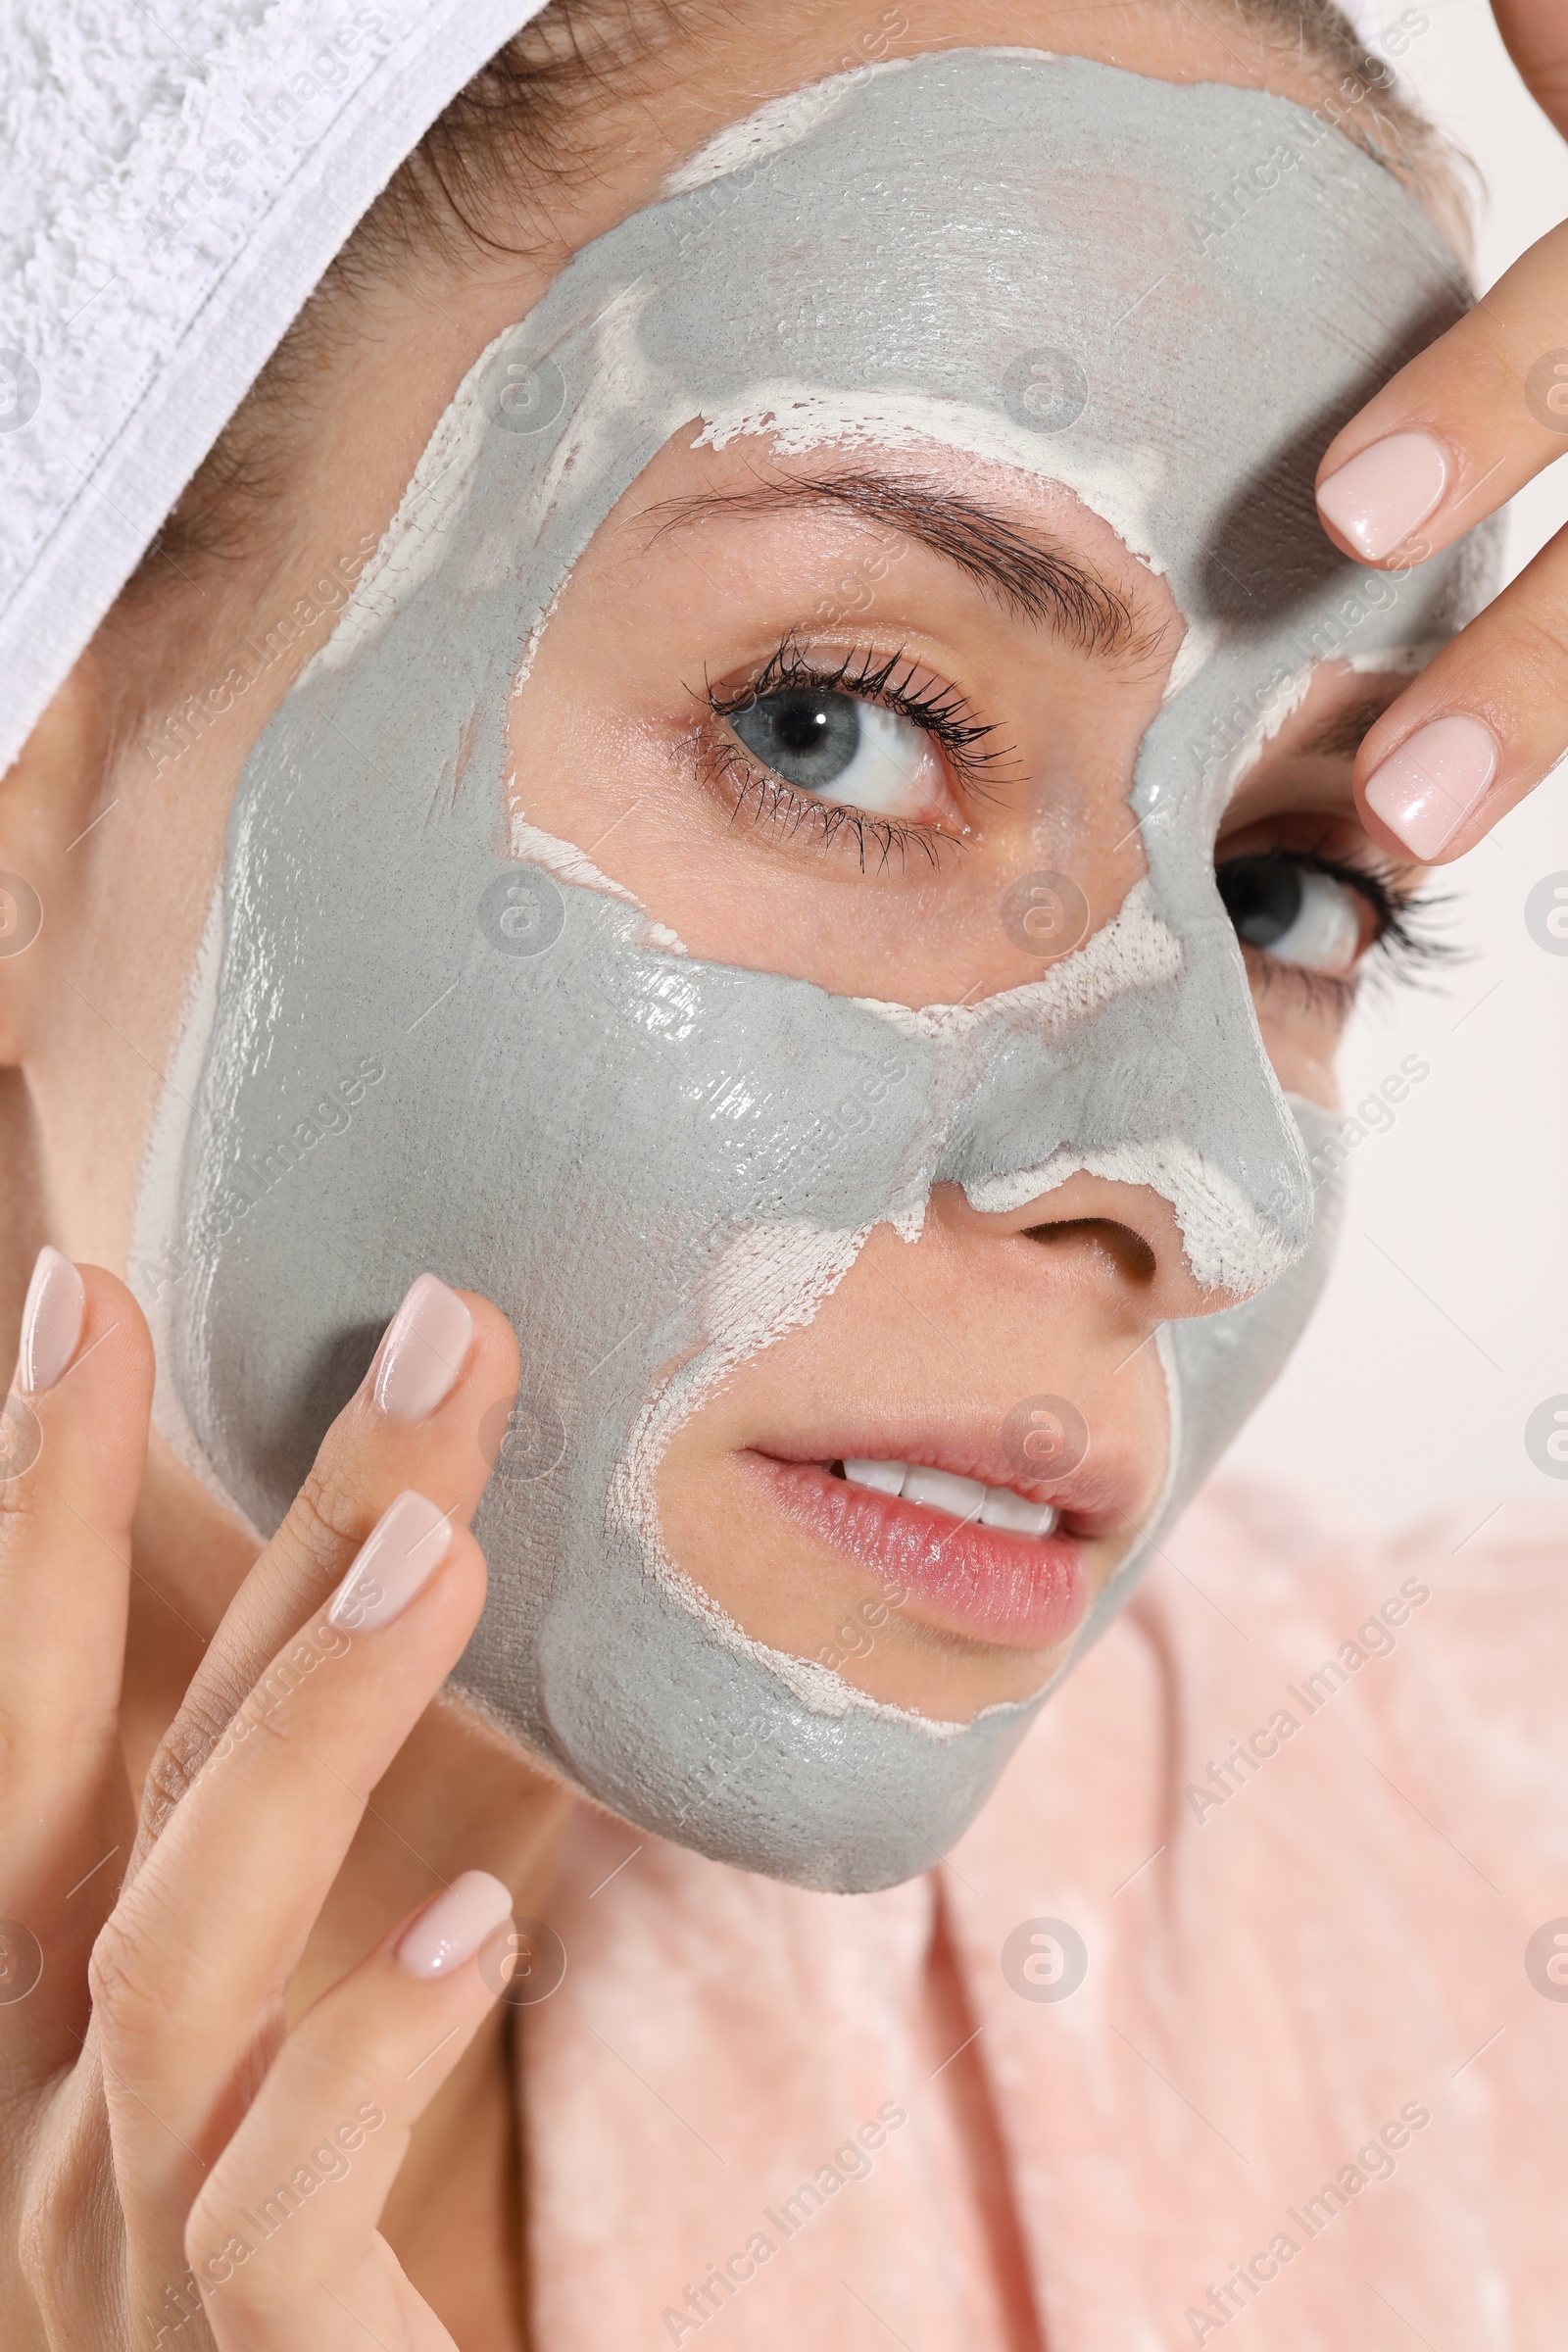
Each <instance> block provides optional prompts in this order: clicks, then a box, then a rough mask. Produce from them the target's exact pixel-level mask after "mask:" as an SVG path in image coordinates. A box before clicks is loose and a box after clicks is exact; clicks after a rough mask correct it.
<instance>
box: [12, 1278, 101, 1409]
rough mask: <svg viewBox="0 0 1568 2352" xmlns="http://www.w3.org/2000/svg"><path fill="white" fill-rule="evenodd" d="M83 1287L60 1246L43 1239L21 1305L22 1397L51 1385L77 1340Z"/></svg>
mask: <svg viewBox="0 0 1568 2352" xmlns="http://www.w3.org/2000/svg"><path fill="white" fill-rule="evenodd" d="M86 1316H87V1289H86V1285H85V1284H84V1282H83V1281H82V1278H81V1275H80V1273H79V1272H78V1270H77V1269H76V1267H75V1266H73V1264H72V1262H71V1259H70V1258H69V1257H67V1256H66V1255H65V1253H64V1251H63V1250H56V1249H55V1248H54V1247H53V1245H52V1244H51V1243H49V1242H45V1244H44V1246H43V1248H42V1249H41V1250H39V1252H38V1255H37V1257H36V1259H35V1260H34V1261H33V1268H32V1277H31V1280H30V1281H29V1282H28V1284H27V1296H26V1299H25V1302H24V1305H23V1309H22V1337H21V1344H20V1346H19V1348H18V1351H17V1386H18V1388H19V1389H20V1390H21V1391H22V1394H23V1396H24V1397H41V1396H42V1395H43V1394H44V1392H45V1391H46V1390H48V1389H52V1388H53V1387H54V1385H55V1383H56V1381H57V1380H59V1378H60V1377H61V1375H62V1373H63V1372H64V1371H65V1370H66V1367H67V1366H68V1365H69V1363H70V1362H71V1359H72V1357H73V1355H74V1354H75V1352H76V1349H77V1348H78V1347H79V1346H80V1344H81V1333H82V1325H83V1324H84V1322H85V1321H86Z"/></svg>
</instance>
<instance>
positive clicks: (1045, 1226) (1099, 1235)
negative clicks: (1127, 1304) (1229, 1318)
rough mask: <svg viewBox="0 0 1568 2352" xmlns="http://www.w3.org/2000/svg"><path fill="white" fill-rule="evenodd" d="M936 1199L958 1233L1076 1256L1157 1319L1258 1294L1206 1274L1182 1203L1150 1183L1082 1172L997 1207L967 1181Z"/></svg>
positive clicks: (1183, 1316)
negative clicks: (1183, 1220) (976, 1196)
mask: <svg viewBox="0 0 1568 2352" xmlns="http://www.w3.org/2000/svg"><path fill="white" fill-rule="evenodd" d="M931 1205H932V1210H933V1212H934V1213H935V1214H936V1215H937V1216H938V1217H939V1218H940V1219H941V1220H942V1222H943V1223H944V1224H945V1225H946V1226H947V1227H948V1229H949V1231H950V1232H952V1233H954V1234H962V1235H965V1236H968V1237H970V1238H971V1239H973V1240H975V1241H985V1240H988V1239H990V1240H997V1241H1017V1240H1023V1241H1029V1242H1034V1243H1037V1244H1039V1245H1040V1247H1041V1248H1042V1249H1044V1250H1049V1251H1050V1252H1051V1253H1052V1256H1053V1258H1054V1259H1055V1260H1056V1261H1057V1262H1058V1263H1059V1262H1060V1261H1061V1260H1062V1259H1064V1258H1071V1259H1072V1261H1073V1262H1074V1265H1075V1267H1076V1268H1077V1269H1078V1270H1080V1271H1081V1274H1082V1276H1083V1278H1084V1279H1086V1280H1090V1281H1098V1282H1102V1283H1103V1284H1105V1285H1106V1286H1107V1287H1108V1288H1110V1289H1113V1290H1115V1291H1117V1292H1119V1293H1120V1294H1122V1296H1123V1297H1124V1298H1126V1297H1132V1298H1136V1299H1137V1300H1138V1302H1139V1306H1140V1309H1141V1311H1142V1312H1143V1313H1145V1314H1147V1315H1148V1316H1149V1318H1150V1320H1151V1321H1152V1322H1181V1321H1188V1320H1190V1319H1192V1318H1193V1317H1195V1316H1199V1315H1212V1314H1218V1313H1219V1312H1221V1311H1222V1310H1223V1309H1224V1308H1226V1307H1230V1306H1236V1305H1238V1304H1239V1303H1240V1301H1241V1300H1242V1299H1244V1298H1247V1297H1250V1296H1251V1295H1252V1294H1251V1292H1250V1290H1249V1289H1246V1288H1243V1287H1241V1286H1230V1285H1227V1284H1224V1283H1217V1284H1216V1283H1204V1282H1202V1281H1201V1280H1200V1279H1199V1277H1198V1275H1197V1274H1196V1273H1195V1272H1194V1269H1193V1264H1192V1259H1191V1256H1190V1253H1189V1251H1188V1249H1187V1245H1186V1242H1185V1240H1184V1237H1183V1234H1182V1228H1181V1225H1180V1222H1179V1221H1178V1218H1177V1214H1176V1210H1175V1207H1174V1206H1173V1204H1172V1203H1171V1202H1170V1201H1167V1200H1166V1199H1164V1197H1163V1196H1162V1195H1161V1194H1159V1193H1156V1192H1154V1191H1153V1190H1152V1188H1151V1187H1150V1186H1148V1185H1140V1184H1125V1183H1122V1182H1120V1181H1118V1180H1116V1179H1113V1178H1108V1177H1101V1176H1093V1175H1089V1174H1087V1173H1084V1172H1080V1173H1079V1174H1077V1175H1074V1176H1069V1177H1067V1178H1066V1179H1065V1180H1064V1181H1063V1182H1062V1183H1060V1184H1057V1185H1055V1186H1054V1187H1053V1188H1052V1189H1051V1190H1050V1191H1049V1192H1045V1193H1037V1194H1035V1195H1033V1196H1032V1197H1031V1198H1030V1199H1028V1200H1025V1201H1020V1202H1019V1203H1018V1205H1017V1206H1016V1207H1013V1208H1007V1209H1005V1210H997V1209H983V1208H976V1207H975V1206H974V1205H973V1203H972V1202H971V1201H970V1200H969V1198H968V1196H967V1194H966V1193H965V1191H964V1189H963V1187H962V1186H961V1185H959V1184H941V1185H938V1186H937V1187H936V1188H935V1189H934V1190H933V1193H932V1196H931Z"/></svg>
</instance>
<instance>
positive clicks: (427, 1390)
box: [373, 1274, 473, 1421]
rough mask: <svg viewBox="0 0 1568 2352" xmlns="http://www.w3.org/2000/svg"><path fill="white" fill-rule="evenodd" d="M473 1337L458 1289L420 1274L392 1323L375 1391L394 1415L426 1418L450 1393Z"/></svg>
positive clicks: (382, 1349) (395, 1417) (377, 1368)
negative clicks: (451, 1289)
mask: <svg viewBox="0 0 1568 2352" xmlns="http://www.w3.org/2000/svg"><path fill="white" fill-rule="evenodd" d="M472 1337H473V1317H472V1316H471V1315H470V1314H469V1312H468V1310H467V1308H466V1306H465V1305H464V1303H463V1300H462V1299H460V1298H459V1297H458V1295H457V1292H456V1291H449V1290H448V1289H447V1286H446V1284H445V1283H444V1282H438V1281H437V1279H436V1277H435V1276H434V1275H433V1274H421V1275H420V1276H419V1278H418V1280H417V1282H416V1283H414V1284H413V1285H412V1286H411V1287H410V1290H409V1293H408V1296H407V1298H406V1299H404V1301H403V1304H402V1305H401V1306H400V1307H399V1308H398V1311H397V1313H396V1314H395V1315H394V1316H393V1318H392V1320H391V1322H390V1323H389V1324H388V1325H387V1329H386V1337H385V1339H383V1341H382V1342H381V1346H380V1349H379V1352H378V1354H377V1358H376V1366H375V1386H374V1390H373V1395H374V1397H375V1401H376V1403H377V1404H378V1405H379V1406H380V1408H381V1410H382V1412H383V1413H390V1414H391V1416H392V1418H393V1420H394V1421H422V1420H423V1419H424V1416H425V1414H426V1413H433V1412H434V1411H435V1408H436V1406H437V1405H438V1404H441V1403H442V1402H444V1400H445V1399H446V1398H447V1397H450V1396H451V1394H452V1392H453V1390H454V1389H455V1388H456V1386H457V1383H458V1375H459V1373H460V1372H461V1371H462V1370H463V1364H464V1359H465V1357H466V1355H467V1352H468V1342H469V1341H470V1340H471V1339H472Z"/></svg>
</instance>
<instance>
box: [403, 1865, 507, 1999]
mask: <svg viewBox="0 0 1568 2352" xmlns="http://www.w3.org/2000/svg"><path fill="white" fill-rule="evenodd" d="M511 1917H512V1895H511V1892H510V1890H509V1889H508V1888H507V1887H503V1886H502V1884H501V1881H500V1880H499V1879H493V1878H492V1877H491V1876H490V1873H489V1872H488V1871H487V1870H466V1871H465V1872H464V1874H463V1876H462V1878H461V1879H454V1880H453V1882H452V1884H451V1886H450V1887H448V1888H447V1890H446V1892H445V1894H439V1895H437V1896H436V1899H435V1901H434V1902H433V1903H432V1904H431V1905H430V1908H429V1909H428V1911H421V1912H420V1914H419V1916H418V1918H417V1920H415V1921H414V1922H413V1923H412V1925H411V1926H410V1927H409V1928H408V1929H407V1931H406V1932H405V1934H404V1936H402V1938H401V1940H400V1942H399V1944H398V1947H397V1963H398V1966H399V1968H403V1969H407V1971H408V1973H409V1975H410V1976H411V1977H423V1978H425V1979H426V1980H428V1979H429V1978H431V1977H450V1976H451V1975H452V1973H453V1971H454V1969H459V1968H461V1967H462V1966H463V1964H464V1962H465V1960H471V1959H472V1958H473V1955H474V1953H475V1952H476V1951H477V1950H478V1949H479V1946H480V1945H481V1944H482V1943H483V1941H484V1939H485V1937H486V1936H489V1935H492V1934H493V1933H494V1931H495V1930H496V1929H497V1928H499V1927H500V1925H501V1923H502V1921H503V1920H504V1919H510V1918H511Z"/></svg>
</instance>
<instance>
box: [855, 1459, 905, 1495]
mask: <svg viewBox="0 0 1568 2352" xmlns="http://www.w3.org/2000/svg"><path fill="white" fill-rule="evenodd" d="M907 1470H908V1464H907V1462H846V1463H845V1465H844V1475H845V1477H846V1478H847V1479H849V1480H850V1482H851V1484H852V1485H854V1486H857V1487H875V1489H876V1491H877V1493H878V1494H879V1495H902V1494H903V1493H904V1481H905V1477H906V1475H907Z"/></svg>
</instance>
